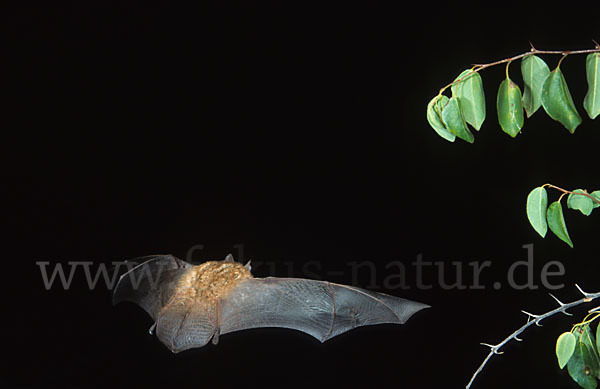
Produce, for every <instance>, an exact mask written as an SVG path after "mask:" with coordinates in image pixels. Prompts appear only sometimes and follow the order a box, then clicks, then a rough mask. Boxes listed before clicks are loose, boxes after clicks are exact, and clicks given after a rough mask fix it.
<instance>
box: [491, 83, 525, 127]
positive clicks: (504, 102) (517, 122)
mask: <svg viewBox="0 0 600 389" xmlns="http://www.w3.org/2000/svg"><path fill="white" fill-rule="evenodd" d="M496 105H497V108H498V121H499V122H500V127H502V131H504V132H506V133H507V134H508V135H510V136H512V137H513V138H514V137H515V136H517V134H518V133H519V131H521V128H523V105H522V103H521V90H520V89H519V86H518V85H517V84H515V83H514V82H512V81H511V79H510V78H506V79H505V80H504V81H502V83H500V88H499V89H498V99H497V100H496Z"/></svg>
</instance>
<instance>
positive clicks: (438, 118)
mask: <svg viewBox="0 0 600 389" xmlns="http://www.w3.org/2000/svg"><path fill="white" fill-rule="evenodd" d="M446 103H448V96H444V95H437V96H435V97H434V98H433V99H431V101H430V102H429V104H428V105H427V121H428V122H429V125H430V126H431V127H432V128H433V129H434V130H435V132H437V133H438V135H439V136H441V137H442V138H444V139H446V140H447V141H450V142H454V139H456V135H454V134H453V133H451V132H450V130H448V128H446V124H445V123H444V121H443V120H442V110H443V109H444V106H445V105H446Z"/></svg>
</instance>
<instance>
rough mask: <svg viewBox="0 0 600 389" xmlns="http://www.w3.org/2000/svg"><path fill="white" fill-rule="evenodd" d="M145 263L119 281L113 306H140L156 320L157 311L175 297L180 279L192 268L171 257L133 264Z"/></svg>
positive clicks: (151, 258)
mask: <svg viewBox="0 0 600 389" xmlns="http://www.w3.org/2000/svg"><path fill="white" fill-rule="evenodd" d="M139 260H144V261H145V262H144V263H142V264H140V265H138V266H136V267H134V268H133V269H131V270H129V271H128V272H127V273H125V274H123V275H122V276H121V277H120V278H119V282H118V283H117V285H116V287H115V289H114V291H113V304H117V303H119V302H121V301H130V302H133V303H136V304H138V305H139V306H140V307H142V308H143V309H144V310H145V311H146V312H148V314H149V315H150V316H151V317H152V318H153V319H154V320H155V321H156V320H157V318H158V312H159V311H160V309H161V308H162V307H163V306H164V305H165V304H166V303H167V302H168V301H169V299H170V298H171V296H172V295H173V292H174V288H175V285H176V283H177V281H178V280H179V278H180V277H181V276H182V275H183V274H185V272H186V271H187V270H189V269H190V268H191V267H192V265H191V264H189V263H187V262H185V261H182V260H180V259H176V258H175V257H174V256H172V255H155V256H151V257H143V258H139V259H136V260H134V261H139Z"/></svg>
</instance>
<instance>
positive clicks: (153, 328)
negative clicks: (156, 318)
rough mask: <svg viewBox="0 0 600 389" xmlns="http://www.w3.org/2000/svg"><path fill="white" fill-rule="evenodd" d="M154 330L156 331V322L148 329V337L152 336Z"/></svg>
mask: <svg viewBox="0 0 600 389" xmlns="http://www.w3.org/2000/svg"><path fill="white" fill-rule="evenodd" d="M154 330H156V322H154V324H152V327H150V328H149V329H148V333H149V334H150V335H154Z"/></svg>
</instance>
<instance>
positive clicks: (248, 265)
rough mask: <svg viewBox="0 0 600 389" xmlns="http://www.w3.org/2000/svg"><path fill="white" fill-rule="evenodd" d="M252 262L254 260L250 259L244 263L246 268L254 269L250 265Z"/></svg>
mask: <svg viewBox="0 0 600 389" xmlns="http://www.w3.org/2000/svg"><path fill="white" fill-rule="evenodd" d="M250 262H252V260H251V259H250V260H249V261H248V262H246V264H245V265H244V267H245V268H246V269H248V271H250V270H252V266H251V265H250Z"/></svg>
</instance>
